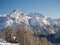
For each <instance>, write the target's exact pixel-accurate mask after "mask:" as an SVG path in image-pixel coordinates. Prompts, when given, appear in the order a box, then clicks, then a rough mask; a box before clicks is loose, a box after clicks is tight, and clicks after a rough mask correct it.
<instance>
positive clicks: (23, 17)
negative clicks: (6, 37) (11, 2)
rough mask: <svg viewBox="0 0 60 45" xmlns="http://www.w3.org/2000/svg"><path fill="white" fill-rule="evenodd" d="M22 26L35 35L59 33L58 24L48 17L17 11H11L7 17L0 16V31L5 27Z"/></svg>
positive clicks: (59, 27)
mask: <svg viewBox="0 0 60 45" xmlns="http://www.w3.org/2000/svg"><path fill="white" fill-rule="evenodd" d="M17 25H22V26H24V27H25V28H26V27H27V28H30V29H31V30H32V31H33V33H35V34H38V35H39V34H44V35H49V34H55V33H57V32H58V31H59V29H60V26H59V23H58V22H57V21H55V20H53V19H51V18H49V17H45V16H43V15H42V14H40V13H30V14H24V13H22V12H21V11H19V10H13V12H12V13H10V14H8V15H4V16H2V15H0V29H4V28H6V27H7V26H13V27H14V28H15V27H16V26H17Z"/></svg>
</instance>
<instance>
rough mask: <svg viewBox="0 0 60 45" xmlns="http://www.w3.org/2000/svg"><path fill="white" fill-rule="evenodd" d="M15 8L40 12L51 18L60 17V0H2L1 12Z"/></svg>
mask: <svg viewBox="0 0 60 45" xmlns="http://www.w3.org/2000/svg"><path fill="white" fill-rule="evenodd" d="M13 9H19V10H20V11H22V12H24V13H30V12H38V13H42V14H43V15H44V16H47V17H51V18H60V0H0V14H9V13H11V12H12V10H13Z"/></svg>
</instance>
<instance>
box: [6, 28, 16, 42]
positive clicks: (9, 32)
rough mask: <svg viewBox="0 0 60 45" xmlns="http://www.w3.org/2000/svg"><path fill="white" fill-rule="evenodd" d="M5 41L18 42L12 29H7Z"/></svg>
mask: <svg viewBox="0 0 60 45" xmlns="http://www.w3.org/2000/svg"><path fill="white" fill-rule="evenodd" d="M5 39H6V40H7V41H9V42H12V43H15V42H17V41H16V31H15V30H14V28H12V27H7V28H6V31H5Z"/></svg>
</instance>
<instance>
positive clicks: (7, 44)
mask: <svg viewBox="0 0 60 45" xmlns="http://www.w3.org/2000/svg"><path fill="white" fill-rule="evenodd" d="M0 45H19V44H18V43H1V42H0Z"/></svg>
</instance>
